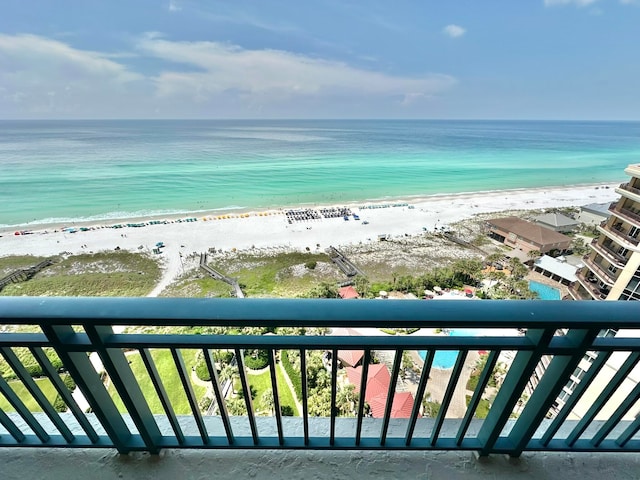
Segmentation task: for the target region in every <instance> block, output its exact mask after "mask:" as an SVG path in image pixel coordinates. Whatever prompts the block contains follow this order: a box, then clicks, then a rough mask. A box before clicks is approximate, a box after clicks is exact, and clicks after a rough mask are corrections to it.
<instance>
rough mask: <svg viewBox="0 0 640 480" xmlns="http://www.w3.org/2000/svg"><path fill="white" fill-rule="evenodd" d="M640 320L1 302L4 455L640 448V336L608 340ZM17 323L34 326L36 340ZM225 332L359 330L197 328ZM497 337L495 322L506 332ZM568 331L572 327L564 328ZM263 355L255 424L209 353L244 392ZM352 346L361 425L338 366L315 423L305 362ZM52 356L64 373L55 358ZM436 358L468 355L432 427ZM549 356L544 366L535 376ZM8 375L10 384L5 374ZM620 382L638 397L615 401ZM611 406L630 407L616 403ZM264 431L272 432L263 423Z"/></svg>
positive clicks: (549, 312) (541, 304)
mask: <svg viewBox="0 0 640 480" xmlns="http://www.w3.org/2000/svg"><path fill="white" fill-rule="evenodd" d="M639 313H640V308H639V306H638V304H636V303H635V302H545V301H462V300H461V301H373V300H371V301H369V300H356V301H341V300H335V301H334V300H271V299H269V300H257V299H245V300H242V301H239V300H236V299H226V300H223V299H220V300H215V299H204V300H197V299H147V298H135V299H133V298H132V299H115V298H114V299H111V298H0V322H1V323H2V324H3V325H5V327H2V328H1V329H0V331H1V332H2V333H0V353H1V354H2V357H3V360H4V365H5V371H4V372H3V376H2V377H0V393H1V395H2V397H4V403H2V402H0V446H1V447H41V448H50V447H63V448H65V447H67V448H68V447H108V448H116V449H117V450H118V451H119V452H122V453H126V452H130V451H149V452H158V451H159V450H161V449H163V448H212V449H215V448H237V449H253V448H271V449H386V450H404V449H413V450H419V449H425V450H455V449H462V450H474V451H477V452H479V453H480V455H489V454H492V453H506V454H509V455H512V456H518V455H520V454H521V453H522V452H523V451H530V450H543V451H590V452H594V451H595V452H638V451H640V438H638V430H640V417H638V418H633V417H631V418H628V417H629V414H630V412H631V413H632V412H633V410H632V408H633V407H634V405H635V403H636V401H637V400H638V398H639V397H640V385H638V384H637V383H636V382H635V381H634V380H633V372H634V368H635V367H636V366H637V363H638V361H639V360H640V339H639V338H638V336H633V335H632V336H625V337H621V336H618V337H613V338H610V337H599V336H598V334H599V333H600V332H601V331H602V330H606V329H615V330H624V329H637V328H639V327H640V314H639ZM6 325H20V326H28V325H31V326H33V327H32V330H34V331H33V332H25V331H24V330H25V329H24V328H22V329H18V328H8V327H6ZM132 325H136V326H142V327H167V326H177V327H191V328H181V329H179V330H178V331H179V332H180V333H162V332H161V333H158V330H157V329H156V330H154V331H155V332H156V333H126V331H123V327H126V326H132ZM214 325H215V326H225V327H258V326H260V327H268V328H270V329H273V328H275V327H334V328H336V327H348V328H350V329H355V330H357V331H359V332H360V333H362V334H361V335H351V336H347V335H337V336H336V335H326V336H320V335H315V336H311V335H279V334H276V335H226V334H221V335H213V334H197V332H198V331H199V332H200V333H202V329H200V330H198V327H210V326H214ZM371 328H374V329H375V328H420V329H424V330H426V331H432V330H433V329H435V328H441V329H445V331H446V330H450V331H455V332H456V333H463V334H464V335H462V336H456V335H446V334H441V335H427V336H425V335H420V332H417V334H416V333H414V334H412V335H384V334H377V333H376V331H374V330H367V329H371ZM470 328H481V329H483V332H485V333H488V335H483V336H470V334H469V333H468V331H467V330H466V329H470ZM461 329H463V330H461ZM494 329H500V334H498V333H497V330H494ZM504 329H514V330H513V332H514V333H509V332H510V330H509V331H506V335H505V330H504ZM558 329H563V330H562V331H563V332H564V334H558ZM518 330H519V331H520V333H519V332H518ZM525 330H526V333H521V332H523V331H525ZM138 331H140V330H138ZM492 331H495V332H496V333H495V334H491V332H492ZM165 332H172V331H171V330H169V329H166V330H165ZM367 332H369V334H367ZM374 333H375V334H374ZM256 348H258V349H263V350H266V351H267V352H268V367H267V368H266V371H268V372H269V376H268V378H269V383H270V387H271V388H272V391H273V404H274V405H273V407H274V408H273V412H274V413H273V415H272V416H270V417H258V416H257V415H256V412H255V409H254V407H253V403H252V399H251V395H246V396H245V398H244V400H243V401H244V402H245V406H246V410H247V412H246V414H244V415H242V416H233V415H230V414H229V411H228V409H227V402H228V399H227V398H225V397H226V395H225V391H226V390H228V388H225V385H223V384H222V382H221V381H220V378H219V375H218V373H217V370H216V365H215V364H214V361H213V360H212V356H211V351H212V350H214V349H228V350H231V351H233V352H235V358H236V361H237V366H238V375H239V382H240V384H241V385H242V389H243V390H244V391H245V392H249V391H250V387H249V382H250V379H249V378H248V377H249V375H247V371H246V368H245V365H244V359H243V355H242V352H243V350H245V349H256ZM25 349H28V352H30V355H32V357H30V358H32V359H35V362H37V365H38V366H39V367H40V370H41V373H40V374H39V375H40V378H36V379H34V378H33V376H32V372H30V371H28V368H27V367H28V366H27V365H25V360H24V358H25V356H24V355H23V352H25V351H26V350H25ZM346 349H357V350H362V351H364V363H363V368H362V371H361V379H360V385H359V391H360V397H359V400H358V401H357V402H355V405H354V408H353V410H354V412H355V418H343V417H337V416H336V412H337V409H336V408H335V407H336V401H337V392H338V388H339V378H340V375H339V372H338V370H339V367H338V362H336V361H332V362H329V363H328V366H327V371H328V376H329V378H330V390H331V396H330V402H331V407H332V408H331V409H330V412H331V413H330V415H329V416H328V417H327V418H316V417H312V416H311V415H310V414H309V400H310V399H309V385H308V374H307V365H306V362H307V354H308V353H309V352H311V351H314V350H321V351H323V352H329V353H330V354H331V355H330V356H331V358H332V359H336V358H337V357H338V352H339V351H340V350H346ZM194 350H197V351H199V352H202V355H203V358H204V360H205V363H206V368H207V370H208V372H209V374H210V378H211V380H210V382H209V384H208V387H210V389H211V391H212V396H213V397H214V398H213V402H214V405H215V407H216V408H214V409H213V410H212V409H209V410H208V411H209V412H213V414H210V415H209V414H205V413H202V411H201V407H202V406H201V405H198V398H197V394H196V389H195V388H194V383H193V380H192V374H191V371H190V369H189V367H188V364H187V363H185V358H184V352H185V351H194ZM281 350H288V351H290V350H297V351H299V352H300V372H301V373H300V378H299V380H300V385H301V398H300V403H301V405H302V409H301V410H302V411H301V415H300V416H298V417H284V416H283V415H282V414H281V409H280V399H281V392H282V389H283V388H285V386H284V385H283V384H282V381H281V380H279V379H278V375H277V368H276V367H277V354H278V352H280V351H281ZM416 350H417V351H423V352H425V353H424V364H423V365H421V367H420V368H419V369H418V372H417V374H416V377H415V391H414V394H415V398H416V401H415V402H414V404H413V407H412V408H411V413H410V415H408V417H409V418H402V419H400V418H393V415H392V412H393V404H392V403H393V393H394V390H395V388H396V383H397V380H398V377H399V376H400V374H401V369H402V368H403V367H402V357H403V352H405V351H416ZM479 350H484V351H486V355H487V357H486V363H485V364H484V367H483V368H481V371H480V372H479V376H478V378H477V385H475V386H472V390H470V391H468V392H467V393H468V395H469V398H468V399H467V401H468V404H467V407H466V411H465V412H464V415H460V417H461V418H450V414H449V413H448V410H449V406H450V405H451V402H452V400H453V398H454V395H456V391H459V390H460V389H459V388H458V389H457V388H456V387H457V386H458V383H459V382H461V381H463V380H464V374H465V373H464V372H467V376H468V370H469V368H470V367H469V359H470V358H471V356H472V354H474V353H475V352H477V351H479ZM52 351H55V352H56V354H57V357H59V360H61V365H60V364H57V361H56V362H53V361H52V358H54V356H53V355H52ZM157 351H164V352H170V355H168V356H167V357H168V358H169V359H170V364H171V365H170V367H171V369H172V371H173V372H174V373H173V375H172V377H171V378H167V376H166V375H163V374H162V373H161V372H160V370H161V369H160V367H159V365H158V362H157V361H156V360H155V359H154V355H153V353H155V352H157ZM379 351H389V352H391V355H390V356H389V357H390V358H392V359H393V361H391V362H390V384H389V390H388V392H386V403H385V408H384V414H383V416H382V418H370V417H368V416H366V414H365V412H366V404H365V397H366V389H367V388H368V387H367V383H366V382H365V381H363V380H364V379H366V378H368V376H367V375H368V370H369V368H370V366H369V363H370V361H371V359H372V358H373V355H374V353H373V352H379ZM439 351H457V352H458V355H457V357H456V359H455V362H454V364H453V365H452V366H451V368H450V369H449V370H447V371H448V372H449V373H450V375H449V380H448V382H447V384H446V388H445V390H444V393H443V395H442V398H441V402H440V403H441V406H440V409H439V410H438V412H437V413H434V417H433V418H426V417H424V416H422V413H425V412H422V411H421V405H422V400H423V398H424V397H425V392H427V391H429V389H430V382H431V381H432V380H431V377H432V376H433V375H435V368H436V367H435V365H434V356H435V355H436V352H439ZM132 352H133V353H132ZM504 352H511V359H512V360H511V361H510V362H509V365H508V366H506V367H505V369H506V371H505V372H504V376H503V379H502V380H501V381H500V382H499V384H494V385H490V384H491V379H492V378H495V375H494V373H495V371H496V370H495V369H496V365H497V364H498V362H499V358H501V357H500V355H501V353H504ZM587 352H596V353H597V356H595V360H593V361H592V363H591V367H590V368H589V369H588V370H587V371H586V373H585V374H584V375H580V377H581V381H580V383H579V384H578V385H577V386H576V387H574V390H573V393H572V394H571V395H570V396H569V397H568V398H566V395H565V396H564V397H565V398H564V399H563V405H562V406H561V408H560V409H559V411H558V404H557V398H558V396H559V394H561V392H562V391H563V390H564V388H565V386H566V385H567V383H568V382H569V380H570V377H571V376H572V375H574V376H575V371H576V368H577V367H578V366H579V365H580V364H581V361H582V362H583V363H584V361H583V358H585V357H586V356H587V357H589V358H591V359H593V358H594V355H593V354H589V355H586V354H587ZM620 352H622V353H620ZM90 354H97V356H98V357H99V359H100V362H101V364H102V366H103V368H104V372H106V374H105V373H104V372H101V368H97V367H96V366H95V361H92V358H91V357H93V356H95V355H90ZM132 354H136V355H137V354H139V355H140V357H141V359H142V363H143V364H144V375H142V374H141V373H140V372H139V371H138V372H137V373H136V372H135V371H134V369H133V368H132V365H130V361H129V360H128V358H130V355H132ZM613 355H618V356H619V355H623V356H624V359H623V360H622V361H621V362H620V364H619V365H617V366H616V367H615V371H614V372H613V373H611V375H610V376H609V377H608V378H607V380H606V381H602V378H601V377H602V374H603V372H604V370H606V368H608V363H607V362H608V361H610V360H611V359H612V356H613ZM542 357H545V362H544V364H545V365H546V369H544V372H541V371H540V368H539V364H540V360H541V358H542ZM9 370H10V371H11V372H12V378H13V380H11V379H9V378H8V377H11V375H7V372H8V371H9ZM61 371H64V372H65V375H66V374H68V375H70V376H71V377H72V378H73V380H74V381H75V383H76V385H77V389H78V390H79V391H80V392H81V393H82V397H83V398H84V399H85V400H86V402H87V404H88V405H89V407H90V408H89V409H88V410H90V413H87V412H86V411H85V409H86V408H85V407H83V406H82V405H81V402H80V401H79V400H78V398H79V397H78V396H77V395H72V394H71V393H70V391H69V388H67V386H65V383H64V382H63V380H62V378H61ZM440 373H442V372H440ZM534 373H535V378H536V382H535V386H534V387H532V386H531V385H532V382H530V379H531V378H532V375H534ZM142 376H145V377H146V379H147V380H148V381H150V383H151V384H152V385H153V389H154V391H155V395H157V398H158V399H159V404H160V405H161V407H160V409H161V411H160V412H157V411H154V409H153V408H152V407H151V406H150V399H149V394H148V392H147V393H145V391H144V389H143V388H142V386H141V385H142V379H141V377H142ZM574 378H575V377H574ZM42 380H44V381H45V383H46V384H47V385H49V386H48V387H47V388H48V389H49V390H52V391H54V392H55V393H56V394H57V395H59V396H60V399H61V401H62V402H63V403H64V405H63V407H64V408H54V403H56V402H53V401H52V400H51V398H50V395H49V396H48V393H47V391H46V390H47V389H46V388H45V387H44V385H43V383H42ZM629 382H631V384H632V386H631V387H628V384H629ZM623 385H626V386H627V389H628V390H629V393H628V394H627V395H624V396H623V397H616V393H617V392H619V389H621V388H622V387H623ZM465 388H467V389H468V388H469V386H468V385H467V386H466V387H465ZM528 388H534V389H533V390H532V391H530V390H527V389H528ZM629 388H630V389H629ZM175 390H180V391H181V392H182V394H183V395H184V397H186V399H187V404H188V408H189V410H190V412H189V414H186V415H185V414H183V413H184V412H182V413H181V412H176V410H175V408H174V407H175V405H174V404H173V403H172V400H171V394H172V393H175ZM490 390H491V391H492V392H493V393H492V394H491V396H490V398H491V400H490V402H491V405H490V408H489V410H488V413H487V414H486V418H483V419H480V418H476V417H478V416H479V415H478V406H479V405H480V403H481V400H482V399H483V397H484V398H485V399H486V398H487V392H488V391H490ZM463 391H464V388H463ZM594 391H595V393H594ZM27 392H28V395H27ZM586 392H589V394H588V395H586ZM49 393H50V392H49ZM116 393H117V394H116ZM2 397H0V400H3V399H2ZM27 397H29V399H30V401H27ZM116 397H119V399H120V400H119V401H116ZM527 397H528V398H527ZM614 398H619V401H618V404H616V405H613V406H612V405H611V401H612V399H614ZM525 399H526V401H524V400H525ZM118 402H121V404H120V403H118ZM578 402H581V403H582V404H585V402H586V406H585V405H583V406H584V408H583V409H582V410H581V412H582V413H581V415H579V416H578V417H580V418H578V417H577V416H576V412H577V411H578V410H576V406H577V404H578ZM58 403H59V402H58ZM605 404H606V406H607V408H605ZM2 405H4V406H2ZM60 410H64V411H63V412H60ZM606 412H608V413H606ZM603 415H605V417H604V418H603ZM265 422H269V423H270V425H272V426H273V427H274V428H272V429H271V430H269V429H266V428H263V427H264V425H265ZM269 432H271V433H269Z"/></svg>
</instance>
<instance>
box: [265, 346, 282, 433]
mask: <svg viewBox="0 0 640 480" xmlns="http://www.w3.org/2000/svg"><path fill="white" fill-rule="evenodd" d="M276 367H277V364H276V357H275V353H274V351H273V349H272V348H270V349H269V374H270V376H271V392H272V394H273V408H274V410H275V412H274V413H275V417H276V427H277V429H278V443H279V444H280V445H284V435H283V433H282V411H281V410H280V397H279V395H278V380H277V377H276Z"/></svg>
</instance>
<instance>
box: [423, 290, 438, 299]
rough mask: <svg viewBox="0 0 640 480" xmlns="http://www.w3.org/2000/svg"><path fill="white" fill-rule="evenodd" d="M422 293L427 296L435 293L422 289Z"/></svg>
mask: <svg viewBox="0 0 640 480" xmlns="http://www.w3.org/2000/svg"><path fill="white" fill-rule="evenodd" d="M424 294H425V295H426V296H427V297H433V296H434V295H435V293H434V292H432V291H431V290H425V291H424Z"/></svg>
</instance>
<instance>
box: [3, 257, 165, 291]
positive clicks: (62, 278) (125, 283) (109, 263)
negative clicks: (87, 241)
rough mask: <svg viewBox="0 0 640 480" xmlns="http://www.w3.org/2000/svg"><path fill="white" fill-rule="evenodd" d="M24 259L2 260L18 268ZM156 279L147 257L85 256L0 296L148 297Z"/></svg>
mask: <svg viewBox="0 0 640 480" xmlns="http://www.w3.org/2000/svg"><path fill="white" fill-rule="evenodd" d="M24 258H25V257H5V258H3V259H2V260H3V261H5V262H6V263H5V264H7V265H17V264H18V263H19V262H20V261H22V262H25V260H24ZM20 259H22V260H20ZM33 259H35V257H33ZM36 263H37V262H36ZM31 264H32V261H31V260H29V265H31ZM159 278H160V266H159V265H158V263H157V261H156V260H155V259H153V258H151V257H149V256H147V255H144V254H140V253H132V252H126V251H117V252H115V251H114V252H100V253H93V254H88V253H87V254H81V255H72V256H69V257H66V258H62V259H60V260H59V261H57V262H56V263H54V264H53V265H51V266H49V267H47V268H45V269H44V270H42V271H41V272H39V273H38V274H36V275H35V276H34V277H33V278H32V279H31V280H28V281H26V282H20V283H14V284H10V285H7V286H6V287H5V288H4V289H3V290H2V292H0V295H8V296H22V295H26V296H70V297H75V296H99V297H140V296H144V295H146V294H148V293H149V292H150V291H151V290H152V289H153V287H154V286H155V285H156V283H157V282H158V280H159Z"/></svg>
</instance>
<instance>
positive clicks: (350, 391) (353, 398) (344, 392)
mask: <svg viewBox="0 0 640 480" xmlns="http://www.w3.org/2000/svg"><path fill="white" fill-rule="evenodd" d="M359 399H360V395H359V394H357V393H356V386H355V385H352V384H350V383H349V384H347V385H345V386H344V387H342V388H341V389H340V390H339V391H338V393H337V395H336V410H337V412H336V413H337V415H339V416H342V417H354V416H355V414H356V412H355V409H356V405H358V401H359Z"/></svg>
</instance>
